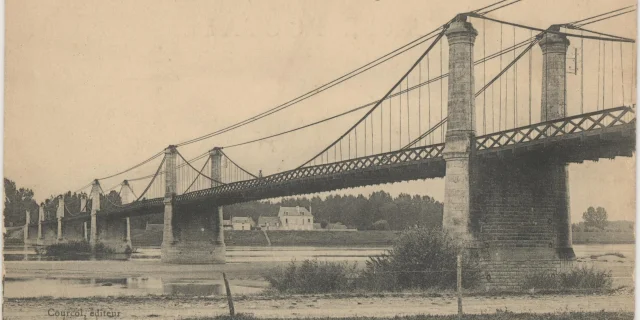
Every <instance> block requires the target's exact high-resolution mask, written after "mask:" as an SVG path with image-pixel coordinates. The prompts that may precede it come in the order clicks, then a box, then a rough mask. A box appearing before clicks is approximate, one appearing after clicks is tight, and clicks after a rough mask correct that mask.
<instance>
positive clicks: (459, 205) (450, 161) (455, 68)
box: [443, 15, 478, 245]
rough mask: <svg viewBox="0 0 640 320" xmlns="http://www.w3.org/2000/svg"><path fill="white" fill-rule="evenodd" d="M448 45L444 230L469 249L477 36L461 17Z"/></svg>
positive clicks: (455, 25)
mask: <svg viewBox="0 0 640 320" xmlns="http://www.w3.org/2000/svg"><path fill="white" fill-rule="evenodd" d="M445 34H446V36H447V40H448V42H449V87H448V88H449V98H448V101H447V111H448V114H449V120H448V124H447V135H446V138H445V143H446V145H445V149H444V152H443V158H444V160H445V162H446V172H447V174H446V176H445V195H444V198H445V199H444V214H443V229H444V230H445V231H446V232H448V233H449V234H450V235H451V236H452V237H453V238H454V239H455V240H457V241H459V242H460V243H461V244H463V245H468V244H469V242H470V241H472V240H473V239H474V237H473V236H472V234H471V232H470V227H469V222H470V197H471V196H470V192H471V190H470V175H471V172H470V171H471V165H470V159H471V155H472V152H473V143H474V139H475V122H474V100H475V99H474V92H473V90H474V74H473V46H474V42H475V39H476V35H477V34H478V32H477V31H476V30H475V29H474V28H473V26H472V25H471V23H469V22H467V18H466V16H463V15H459V16H457V17H456V18H455V20H454V21H453V22H452V23H451V25H450V27H449V29H448V30H447V31H446V33H445Z"/></svg>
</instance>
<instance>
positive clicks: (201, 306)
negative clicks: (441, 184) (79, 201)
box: [4, 292, 634, 319]
mask: <svg viewBox="0 0 640 320" xmlns="http://www.w3.org/2000/svg"><path fill="white" fill-rule="evenodd" d="M463 305H464V311H465V313H473V314H480V313H495V312H496V310H497V309H501V310H505V309H508V310H509V311H513V312H532V313H549V312H565V311H600V310H606V311H625V312H633V311H634V298H633V295H632V294H630V293H629V292H627V293H624V294H616V295H562V296H558V295H539V296H529V295H523V296H503V297H500V296H498V297H466V298H464V301H463ZM235 307H236V311H237V312H241V313H249V314H254V315H255V316H258V317H283V318H296V317H337V316H378V317H381V316H395V315H415V314H455V313H456V312H457V306H456V298H455V297H454V296H451V295H448V296H443V297H421V296H415V295H414V296H403V297H397V296H396V297H391V296H389V297H352V298H342V299H336V298H326V297H292V298H289V299H281V298H274V299H265V298H263V297H257V296H256V297H246V298H244V299H241V300H239V301H236V302H235ZM78 309H82V310H83V312H84V314H85V315H88V314H89V312H90V311H91V310H92V309H93V310H103V311H111V312H114V313H117V312H120V314H119V318H120V319H135V318H149V317H152V318H153V317H155V318H159V319H182V318H188V317H203V316H212V315H219V314H225V313H226V312H227V305H226V302H225V301H224V300H223V299H221V298H211V299H205V298H193V299H190V298H180V297H164V298H155V299H152V298H149V297H143V298H119V299H114V298H86V299H29V300H19V299H10V300H7V301H5V304H4V318H5V319H43V318H47V319H62V317H55V316H48V314H49V313H52V312H55V310H58V311H63V310H69V311H74V310H78ZM107 318H109V317H106V316H105V317H98V319H107ZM111 318H115V317H111ZM66 319H82V318H81V317H67V318H66ZM94 319H95V318H94Z"/></svg>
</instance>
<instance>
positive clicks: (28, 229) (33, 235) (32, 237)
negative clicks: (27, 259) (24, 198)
mask: <svg viewBox="0 0 640 320" xmlns="http://www.w3.org/2000/svg"><path fill="white" fill-rule="evenodd" d="M38 226H39V224H37V225H36V224H32V223H31V212H30V211H29V210H26V211H25V224H24V228H23V236H24V244H25V245H34V244H37V243H38V230H39V228H38Z"/></svg>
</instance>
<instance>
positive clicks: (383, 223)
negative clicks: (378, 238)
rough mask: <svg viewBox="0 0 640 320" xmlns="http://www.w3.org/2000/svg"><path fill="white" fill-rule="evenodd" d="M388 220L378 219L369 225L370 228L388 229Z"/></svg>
mask: <svg viewBox="0 0 640 320" xmlns="http://www.w3.org/2000/svg"><path fill="white" fill-rule="evenodd" d="M389 229H390V227H389V222H387V220H378V221H376V222H374V223H373V224H372V225H371V230H389Z"/></svg>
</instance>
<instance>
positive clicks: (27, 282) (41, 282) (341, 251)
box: [4, 244, 635, 298]
mask: <svg viewBox="0 0 640 320" xmlns="http://www.w3.org/2000/svg"><path fill="white" fill-rule="evenodd" d="M387 249H388V248H371V247H228V248H227V262H228V264H232V263H239V264H252V263H261V262H278V263H287V262H290V261H292V260H296V261H303V260H305V259H318V260H321V261H342V262H350V263H352V262H363V261H366V260H367V259H368V257H370V256H374V255H380V254H383V253H384V252H386V250H387ZM574 250H575V252H576V255H577V257H578V259H579V260H580V259H583V260H584V259H589V257H590V256H592V255H598V254H604V253H608V252H619V253H622V254H623V255H624V256H626V259H625V260H626V262H627V263H625V265H626V264H628V263H631V266H633V263H634V262H635V246H634V245H633V244H617V245H574ZM4 257H5V261H30V262H29V263H37V264H39V263H43V264H44V263H49V264H50V263H59V262H50V261H42V260H45V259H44V258H43V257H40V256H39V255H38V254H36V251H35V249H33V248H29V247H26V248H25V247H22V246H19V247H6V248H5V255H4ZM39 260H40V261H41V262H38V261H39ZM158 260H160V248H140V249H138V250H137V252H136V253H134V254H133V255H132V256H131V257H130V258H129V261H124V262H122V263H125V264H131V265H135V264H136V263H140V262H144V261H158ZM18 263H19V262H18ZM614 266H615V265H614ZM615 267H617V266H615ZM620 267H622V265H620ZM614 269H616V268H614ZM626 270H627V268H626V267H625V268H624V269H620V270H614V273H616V274H618V275H619V276H620V275H621V276H625V278H626V272H627V271H626ZM631 270H632V268H631ZM256 276H257V277H256V278H260V277H259V275H256ZM628 276H629V277H631V274H629V275H628ZM266 286H267V283H266V282H265V281H264V280H258V281H253V282H251V281H250V282H248V283H247V282H246V283H241V285H232V286H231V290H232V291H233V292H234V294H252V293H258V292H260V291H262V290H264V288H265V287H266ZM34 288H37V290H34ZM147 294H183V295H193V296H210V295H221V294H224V286H223V284H222V282H221V281H220V280H211V279H180V278H178V279H176V278H175V277H172V278H171V279H163V278H161V277H154V275H153V274H149V275H145V276H140V277H126V278H104V277H87V278H63V277H42V278H41V277H35V278H29V277H21V278H12V277H7V278H5V290H4V295H5V297H7V298H18V297H38V296H52V297H88V296H119V295H126V296H135V295H147Z"/></svg>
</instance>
